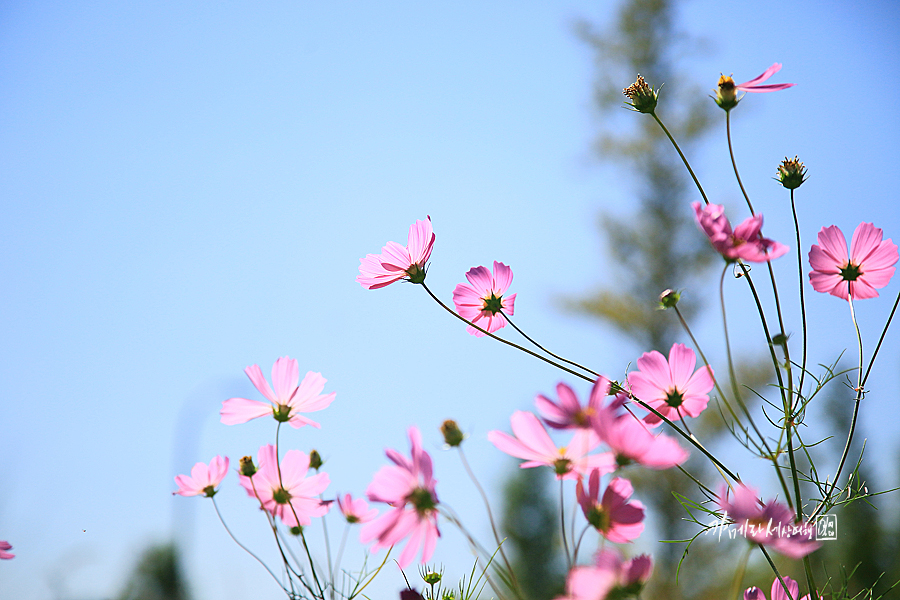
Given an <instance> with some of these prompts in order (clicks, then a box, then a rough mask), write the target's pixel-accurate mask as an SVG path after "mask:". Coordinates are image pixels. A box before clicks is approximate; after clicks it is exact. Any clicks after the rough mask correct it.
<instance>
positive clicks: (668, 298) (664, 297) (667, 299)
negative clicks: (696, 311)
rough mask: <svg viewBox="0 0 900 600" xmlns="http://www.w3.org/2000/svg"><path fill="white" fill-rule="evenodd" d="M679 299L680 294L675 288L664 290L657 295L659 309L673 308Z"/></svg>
mask: <svg viewBox="0 0 900 600" xmlns="http://www.w3.org/2000/svg"><path fill="white" fill-rule="evenodd" d="M679 300H681V294H679V293H678V292H676V291H675V290H665V291H664V292H663V293H662V294H660V295H659V309H660V310H666V309H667V308H675V306H677V305H678V301H679Z"/></svg>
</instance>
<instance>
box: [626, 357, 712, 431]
mask: <svg viewBox="0 0 900 600" xmlns="http://www.w3.org/2000/svg"><path fill="white" fill-rule="evenodd" d="M696 363H697V357H696V356H694V351H693V350H691V349H690V348H688V347H686V346H685V345H684V344H673V345H672V349H671V350H669V360H668V362H667V361H666V359H665V358H664V357H663V355H662V354H660V353H659V352H657V351H656V350H654V351H653V352H645V353H644V354H643V355H641V357H640V358H639V359H637V366H638V369H639V370H638V371H632V372H631V373H629V374H628V384H629V385H630V386H631V393H632V395H634V396H635V397H636V398H639V399H641V400H643V401H644V402H646V403H647V404H649V405H650V406H652V407H653V408H655V409H656V410H657V411H658V412H659V413H660V414H662V415H663V416H664V417H666V418H667V419H669V420H670V421H677V420H679V419H681V418H682V417H684V416H688V417H696V416H697V415H699V414H700V413H701V412H703V409H705V408H706V404H707V403H708V402H709V396H707V393H708V392H709V391H710V390H711V389H713V386H714V385H715V380H714V379H713V370H712V367H709V366H703V367H700V368H699V369H697V371H696V373H695V372H694V365H695V364H696ZM661 421H662V420H661V419H660V418H659V417H657V416H656V415H654V414H653V413H650V414H649V415H647V416H646V417H644V422H646V423H647V424H649V425H658V424H659V423H660V422H661Z"/></svg>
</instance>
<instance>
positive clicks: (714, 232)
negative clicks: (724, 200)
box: [691, 202, 788, 262]
mask: <svg viewBox="0 0 900 600" xmlns="http://www.w3.org/2000/svg"><path fill="white" fill-rule="evenodd" d="M691 206H693V207H694V216H695V218H696V219H697V223H698V224H699V225H700V229H702V230H703V233H705V234H706V237H708V238H709V241H710V243H712V245H713V248H715V249H716V251H717V252H719V254H721V255H722V256H724V257H725V259H726V260H729V261H733V260H738V259H740V260H743V261H746V262H766V261H769V260H772V259H773V258H778V257H779V256H781V255H782V254H784V253H785V252H787V251H788V247H787V246H785V245H784V244H779V243H778V242H776V241H774V240H770V239H769V238H764V237H762V236H761V235H760V234H759V232H760V229H762V224H763V216H762V215H761V214H757V215H756V216H755V217H750V218H749V219H747V220H746V221H744V222H743V223H741V224H740V225H738V226H737V227H736V228H735V229H734V231H732V230H731V223H729V222H728V218H727V217H726V216H725V207H724V206H721V205H719V204H708V205H706V206H703V205H702V204H701V203H700V202H694V203H693V204H692V205H691Z"/></svg>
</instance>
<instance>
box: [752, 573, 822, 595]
mask: <svg viewBox="0 0 900 600" xmlns="http://www.w3.org/2000/svg"><path fill="white" fill-rule="evenodd" d="M783 579H784V584H785V585H786V586H787V588H788V591H789V592H790V598H788V594H787V593H785V591H784V587H783V586H782V585H781V582H780V581H778V578H777V577H776V578H775V581H773V582H772V592H771V594H772V600H798V599H799V600H809V598H810V595H809V594H807V595H805V596H803V597H802V598H800V585H799V584H798V583H797V582H796V581H794V580H793V579H791V578H790V577H784V578H783ZM744 600H766V595H765V594H764V593H763V591H762V590H761V589H759V588H758V587H756V586H753V587H749V588H747V589H746V590H745V591H744Z"/></svg>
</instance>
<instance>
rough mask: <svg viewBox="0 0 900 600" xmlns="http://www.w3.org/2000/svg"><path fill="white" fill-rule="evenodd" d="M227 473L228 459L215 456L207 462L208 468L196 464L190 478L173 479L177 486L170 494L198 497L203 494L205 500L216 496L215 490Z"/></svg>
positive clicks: (204, 465)
mask: <svg viewBox="0 0 900 600" xmlns="http://www.w3.org/2000/svg"><path fill="white" fill-rule="evenodd" d="M227 473H228V457H227V456H226V457H225V458H222V457H221V456H216V457H215V458H213V459H212V460H211V461H209V466H207V465H206V464H204V463H202V462H198V463H197V464H196V465H194V468H193V469H191V476H190V477H188V476H187V475H178V476H177V477H175V483H176V484H178V491H176V492H172V494H173V495H174V494H178V495H179V496H199V495H200V494H203V495H204V496H206V497H207V498H212V497H213V496H214V495H215V494H216V488H217V487H219V484H220V483H222V479H224V478H225V475H226V474H227Z"/></svg>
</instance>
